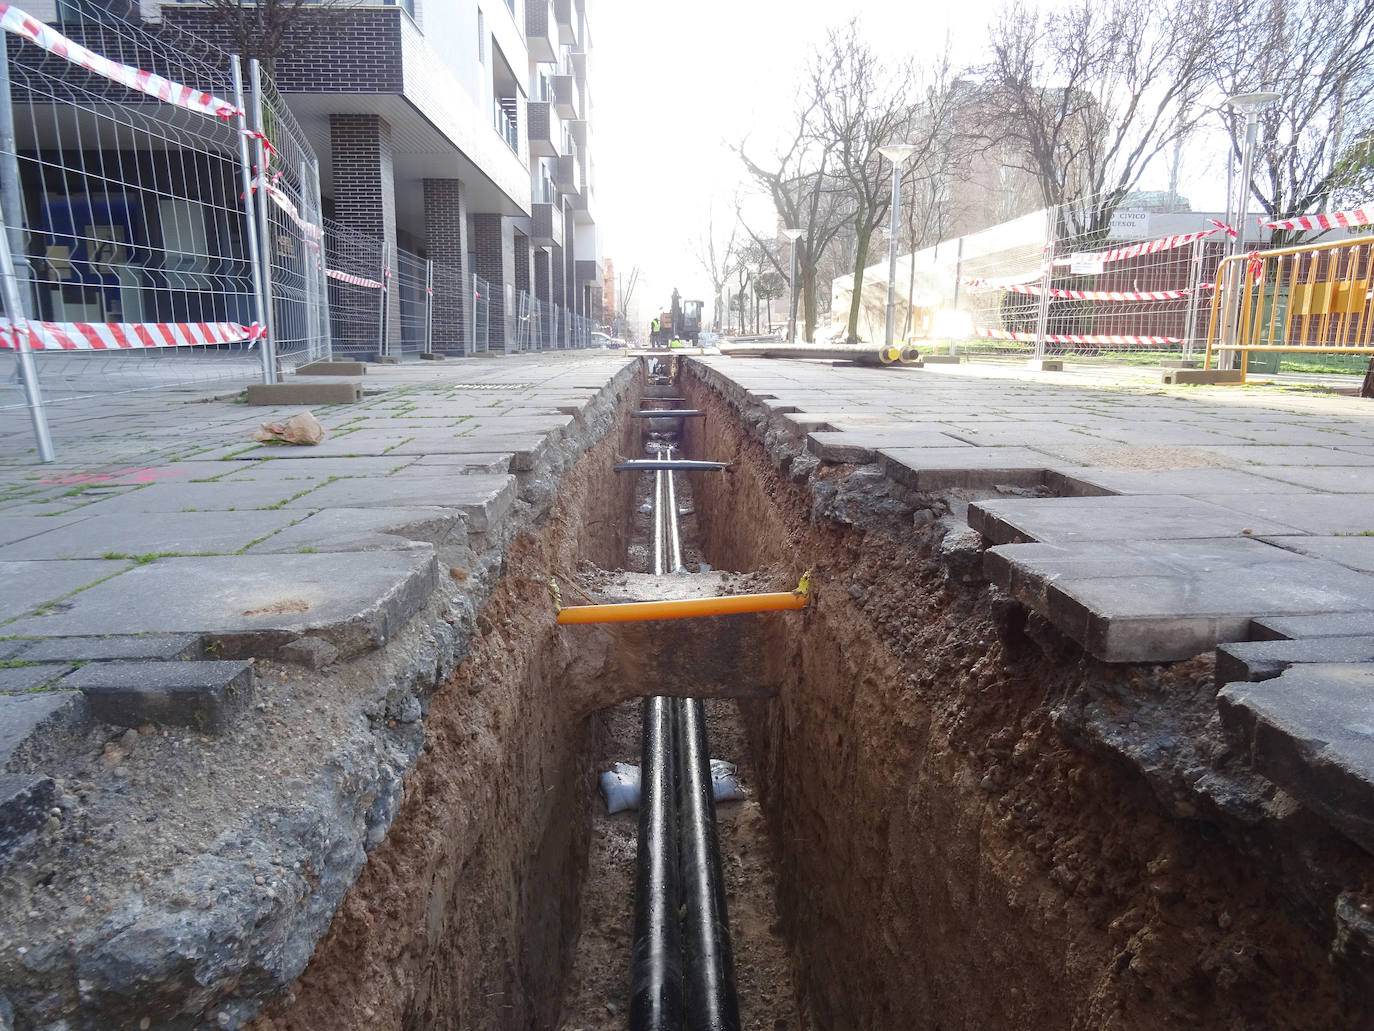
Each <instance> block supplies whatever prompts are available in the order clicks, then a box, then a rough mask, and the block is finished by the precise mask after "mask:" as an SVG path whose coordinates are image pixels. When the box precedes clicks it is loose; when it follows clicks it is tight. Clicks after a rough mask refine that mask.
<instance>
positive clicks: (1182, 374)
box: [1159, 369, 1245, 386]
mask: <svg viewBox="0 0 1374 1031" xmlns="http://www.w3.org/2000/svg"><path fill="white" fill-rule="evenodd" d="M1159 380H1160V382H1161V383H1174V384H1183V383H1200V384H1204V385H1207V384H1210V385H1214V386H1218V385H1224V384H1231V383H1244V382H1245V373H1243V372H1241V371H1240V370H1239V369H1165V370H1164V371H1163V372H1162V373H1160V376H1159Z"/></svg>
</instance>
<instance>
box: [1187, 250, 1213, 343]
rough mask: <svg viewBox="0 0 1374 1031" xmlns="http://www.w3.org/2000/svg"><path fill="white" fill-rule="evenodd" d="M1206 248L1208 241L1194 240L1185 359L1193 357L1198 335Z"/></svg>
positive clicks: (1189, 273) (1190, 267)
mask: <svg viewBox="0 0 1374 1031" xmlns="http://www.w3.org/2000/svg"><path fill="white" fill-rule="evenodd" d="M1206 246H1207V244H1206V241H1204V240H1201V239H1198V240H1194V241H1193V253H1192V256H1191V258H1190V259H1189V262H1188V266H1189V268H1188V314H1187V315H1186V316H1185V318H1187V320H1188V322H1187V325H1185V326H1184V327H1183V357H1184V358H1191V357H1192V356H1193V337H1194V336H1195V335H1196V333H1197V309H1198V295H1199V294H1200V293H1201V292H1202V291H1201V285H1202V253H1203V248H1204V247H1206Z"/></svg>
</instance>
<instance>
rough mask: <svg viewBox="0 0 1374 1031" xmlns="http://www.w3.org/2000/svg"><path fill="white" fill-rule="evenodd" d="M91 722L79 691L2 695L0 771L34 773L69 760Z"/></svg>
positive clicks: (0, 712) (0, 704) (0, 701)
mask: <svg viewBox="0 0 1374 1031" xmlns="http://www.w3.org/2000/svg"><path fill="white" fill-rule="evenodd" d="M90 719H91V716H90V708H89V707H88V706H87V704H86V699H85V698H84V697H83V696H82V695H81V692H79V691H45V692H42V693H39V694H17V695H0V770H9V771H15V772H18V771H22V770H30V769H34V768H35V767H37V766H41V765H42V764H43V763H44V762H46V761H47V760H49V759H52V758H55V757H57V756H59V755H62V756H65V755H66V754H67V753H68V752H69V751H70V747H69V743H70V741H71V740H72V738H74V737H75V736H76V735H77V734H79V733H80V732H81V731H82V730H84V729H85V727H86V725H87V724H88V723H89V722H90Z"/></svg>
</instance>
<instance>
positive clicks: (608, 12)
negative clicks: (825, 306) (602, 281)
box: [589, 0, 1225, 317]
mask: <svg viewBox="0 0 1374 1031" xmlns="http://www.w3.org/2000/svg"><path fill="white" fill-rule="evenodd" d="M997 6H998V3H997V0H960V2H959V3H957V4H956V3H947V4H934V3H919V4H918V3H912V2H905V3H900V4H899V3H897V2H896V0H851V2H850V3H849V4H848V5H843V6H842V5H838V4H835V3H833V2H824V3H823V2H819V0H696V2H695V3H693V4H690V5H688V4H681V5H676V4H675V5H671V6H670V5H668V4H664V3H661V2H658V3H656V2H649V3H645V2H644V0H594V2H593V5H592V8H591V11H590V12H589V13H590V15H591V17H590V19H589V22H590V26H591V34H592V46H593V51H592V55H593V56H592V66H591V71H590V74H591V89H592V103H593V105H594V106H593V111H592V118H593V121H592V132H593V134H594V142H593V146H592V155H593V160H594V162H595V167H596V208H595V214H596V219H597V224H598V227H599V229H600V230H601V234H602V253H603V254H604V255H606V256H608V257H610V258H613V259H614V261H615V266H616V269H617V271H620V272H623V273H628V271H629V269H630V268H631V266H633V265H635V264H638V265H639V266H641V269H642V270H643V271H642V277H643V278H642V279H641V284H642V285H641V286H640V287H639V288H638V289H637V290H636V295H635V299H636V300H638V301H642V302H643V305H644V309H645V311H646V312H647V311H648V310H649V309H650V308H652V307H654V306H655V305H657V304H663V305H666V304H667V301H668V295H669V293H670V292H671V290H672V289H673V287H674V286H676V287H678V289H680V290H681V291H682V294H683V296H684V297H688V298H691V297H698V298H702V299H705V300H707V301H708V303H709V298H710V292H711V290H710V280H709V278H708V277H707V275H706V273H705V272H704V271H703V270H702V269H701V267H700V265H699V264H698V262H697V261H696V259H695V258H694V257H693V255H692V243H693V241H694V240H695V239H697V238H698V237H700V236H701V235H702V232H703V230H704V227H705V224H706V220H707V218H708V213H709V212H710V211H711V208H712V206H713V205H714V208H715V212H716V219H717V222H718V223H723V222H728V221H729V220H731V219H732V218H733V217H734V210H733V198H734V196H735V194H736V191H737V186H738V184H739V183H740V181H741V170H740V165H739V162H738V159H737V158H736V157H735V156H734V155H733V154H731V153H730V152H729V150H728V149H727V143H732V142H738V141H739V140H741V139H743V138H745V137H746V136H748V137H751V138H753V139H756V140H759V141H761V142H763V141H766V140H767V139H768V138H769V135H770V133H771V132H774V131H776V126H777V124H778V122H779V121H780V120H782V121H786V120H787V119H788V118H789V116H790V113H791V111H792V109H793V106H794V101H795V97H796V93H797V88H798V83H799V75H800V71H801V68H802V67H803V65H804V63H805V60H806V57H807V55H808V53H809V52H810V50H811V49H812V48H813V47H814V46H816V45H817V44H819V43H821V42H823V41H824V39H825V36H826V32H827V31H828V30H829V29H830V28H833V27H837V26H839V25H842V24H843V23H844V22H845V21H847V19H848V18H849V16H850V13H851V12H852V13H854V14H857V15H858V16H859V18H860V24H861V26H862V27H863V29H864V32H865V35H866V37H867V38H868V39H869V40H870V42H871V43H872V45H873V46H874V47H875V49H878V50H879V51H880V52H885V53H887V54H891V55H899V54H910V53H917V54H919V53H922V52H936V51H938V50H939V49H940V48H941V47H942V45H943V42H944V39H945V36H946V34H948V35H949V37H950V39H951V42H952V44H953V48H954V51H955V59H956V63H958V62H964V63H970V62H973V61H975V60H977V59H978V55H979V48H980V47H981V45H982V40H983V38H984V29H985V26H986V24H987V22H988V20H989V19H990V18H991V16H992V14H993V12H994V11H995V10H996V8H997ZM956 19H957V21H956ZM763 149H764V148H762V147H760V150H763ZM1213 163H1217V164H1219V162H1216V161H1215V159H1212V158H1205V159H1199V160H1196V161H1193V162H1191V164H1194V165H1197V166H1198V167H1197V168H1194V169H1186V170H1185V178H1189V179H1192V177H1194V176H1197V177H1201V176H1203V175H1205V174H1206V172H1205V168H1204V167H1203V166H1205V165H1207V164H1213ZM1220 167H1221V168H1222V171H1221V177H1222V179H1223V180H1224V178H1225V172H1224V165H1222V166H1220ZM1211 178H1212V179H1213V180H1215V178H1216V176H1215V174H1212V176H1211ZM1151 179H1158V180H1159V181H1157V182H1147V183H1146V184H1145V185H1146V187H1147V188H1159V187H1161V186H1162V185H1164V183H1163V179H1164V176H1163V172H1162V169H1161V170H1160V172H1159V174H1158V175H1157V176H1151ZM1183 192H1184V193H1185V195H1186V194H1187V193H1188V191H1187V190H1184V191H1183ZM1194 192H1197V191H1196V190H1195V191H1194ZM1223 193H1224V190H1219V191H1217V196H1216V197H1214V198H1210V199H1208V198H1202V197H1199V198H1197V199H1194V207H1195V208H1197V207H1199V206H1202V205H1210V204H1217V205H1220V204H1221V203H1222V200H1221V196H1222V194H1223ZM749 210H751V211H752V212H754V213H755V217H756V218H758V219H759V223H760V224H761V225H762V224H767V217H766V216H767V215H768V212H769V211H770V210H771V209H770V208H769V206H768V205H767V204H766V203H763V204H762V209H761V210H760V208H759V207H758V206H755V207H753V208H752V209H749ZM748 213H749V212H748V211H747V212H746V214H748ZM879 257H881V256H879ZM875 260H877V259H875ZM646 317H647V316H646Z"/></svg>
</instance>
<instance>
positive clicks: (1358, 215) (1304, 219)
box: [1260, 207, 1374, 229]
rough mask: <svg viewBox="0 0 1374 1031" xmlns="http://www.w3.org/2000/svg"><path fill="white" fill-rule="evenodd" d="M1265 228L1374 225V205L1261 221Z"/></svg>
mask: <svg viewBox="0 0 1374 1031" xmlns="http://www.w3.org/2000/svg"><path fill="white" fill-rule="evenodd" d="M1260 225H1261V226H1263V227H1264V228H1265V229H1349V228H1350V227H1351V226H1367V225H1374V207H1370V208H1355V209H1354V210H1352V211H1333V212H1328V213H1326V214H1322V215H1299V216H1298V217H1297V218H1283V219H1279V220H1278V221H1275V222H1264V221H1261V222H1260Z"/></svg>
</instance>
